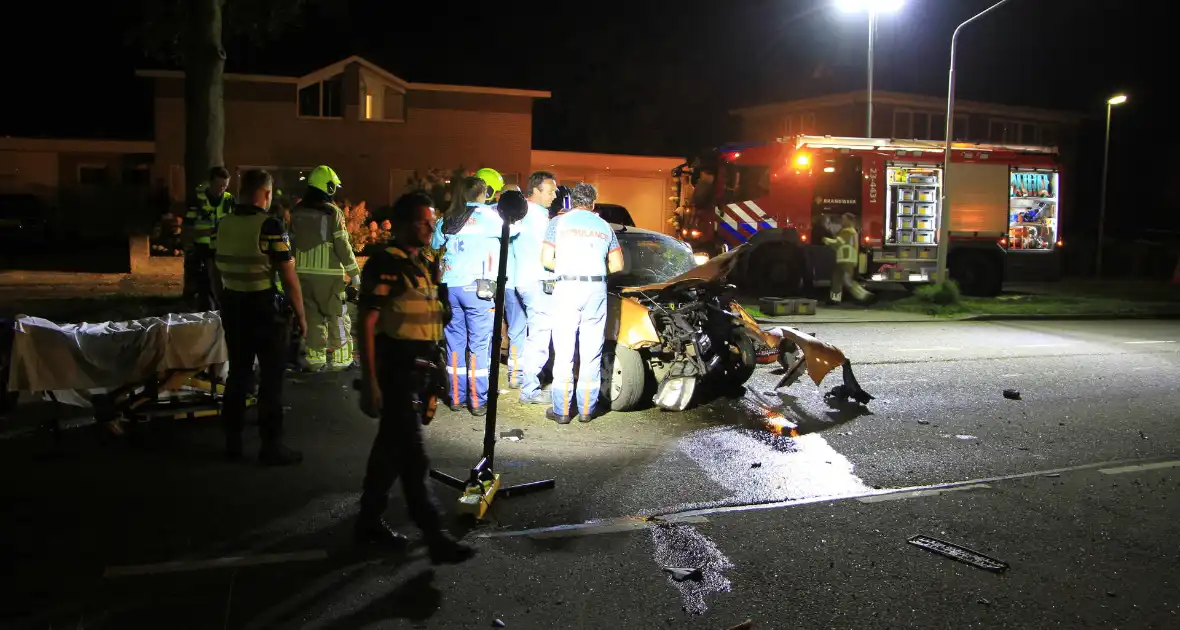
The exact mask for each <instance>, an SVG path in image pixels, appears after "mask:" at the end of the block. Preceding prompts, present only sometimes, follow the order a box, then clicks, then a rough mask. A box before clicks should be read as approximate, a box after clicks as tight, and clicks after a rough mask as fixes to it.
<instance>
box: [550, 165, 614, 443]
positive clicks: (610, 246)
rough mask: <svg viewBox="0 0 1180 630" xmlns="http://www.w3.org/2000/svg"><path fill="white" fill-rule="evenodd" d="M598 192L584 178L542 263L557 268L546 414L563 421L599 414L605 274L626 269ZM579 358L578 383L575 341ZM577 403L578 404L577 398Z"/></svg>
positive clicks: (556, 224)
mask: <svg viewBox="0 0 1180 630" xmlns="http://www.w3.org/2000/svg"><path fill="white" fill-rule="evenodd" d="M597 199H598V193H597V192H596V191H595V190H594V187H593V186H591V185H590V184H585V183H579V184H577V185H576V186H574V188H573V190H572V191H570V206H571V210H570V211H569V212H566V213H564V214H561V215H559V216H557V217H556V218H554V219H553V220H552V221H550V222H549V227H548V229H547V230H546V232H545V243H544V244H543V245H542V247H541V263H542V265H543V266H544V267H545V269H548V270H549V271H552V272H554V279H555V280H556V286H555V287H554V289H553V296H552V297H553V299H552V301H551V304H552V313H553V315H552V316H553V320H552V321H553V385H552V386H551V387H550V388H549V392H550V397H551V399H552V402H553V407H551V408H550V409H548V410H546V412H545V415H546V417H548V418H549V419H550V420H555V421H557V423H558V424H569V422H570V418H571V417H572V416H573V415H575V414H576V415H577V416H578V420H579V421H580V422H590V421H591V420H592V419H593V418H594V413H595V411H596V409H595V405H596V404H597V403H598V393H599V387H600V385H601V380H602V343H603V338H604V337H605V335H606V276H607V274H608V273H615V272H618V271H622V269H623V250H622V249H621V248H620V247H619V240H618V238H617V237H616V236H615V231H614V230H613V229H611V226H610V224H608V223H607V222H606V221H603V220H602V218H601V217H599V216H598V215H597V214H594V202H595V201H597ZM575 341H576V342H577V345H578V354H579V356H580V363H579V365H578V381H577V385H576V387H575V384H574V343H575ZM575 400H576V402H577V404H576V405H575V404H574V402H575Z"/></svg>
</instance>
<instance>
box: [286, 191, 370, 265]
mask: <svg viewBox="0 0 1180 630" xmlns="http://www.w3.org/2000/svg"><path fill="white" fill-rule="evenodd" d="M290 235H291V249H292V250H293V251H294V254H295V272H296V273H298V274H310V275H318V276H336V277H338V278H340V279H343V278H344V274H348V275H350V276H355V275H357V274H358V273H359V272H360V267H359V266H358V265H357V263H356V255H355V254H354V253H353V251H352V243H350V242H349V240H348V230H347V229H345V221H344V212H342V211H341V210H340V208H337V207H336V206H334V205H332V204H330V203H324V204H321V205H315V206H305V205H302V204H301V205H298V206H295V208H294V209H293V210H291V226H290Z"/></svg>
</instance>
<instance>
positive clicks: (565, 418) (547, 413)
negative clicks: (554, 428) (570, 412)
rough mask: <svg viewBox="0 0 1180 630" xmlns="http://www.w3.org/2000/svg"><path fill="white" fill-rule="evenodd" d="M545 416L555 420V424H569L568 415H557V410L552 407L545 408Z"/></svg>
mask: <svg viewBox="0 0 1180 630" xmlns="http://www.w3.org/2000/svg"><path fill="white" fill-rule="evenodd" d="M545 417H546V418H549V419H550V420H552V421H554V422H556V423H557V424H569V423H570V417H569V416H561V415H558V414H557V412H556V411H554V410H553V407H550V408H548V409H546V410H545Z"/></svg>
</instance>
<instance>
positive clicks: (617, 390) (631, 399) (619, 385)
mask: <svg viewBox="0 0 1180 630" xmlns="http://www.w3.org/2000/svg"><path fill="white" fill-rule="evenodd" d="M602 368H603V369H602V392H603V394H604V396H605V397H606V399H607V401H609V402H610V408H611V411H630V410H632V409H635V408H636V407H638V406H639V401H640V400H641V399H642V398H643V392H644V391H645V390H646V389H647V387H646V386H647V365H646V364H644V362H643V357H642V356H640V355H639V353H638V352H636V351H635V350H632V349H631V348H628V347H626V346H619V345H615V346H613V347H611V348H608V349H607V350H606V351H605V352H603V353H602Z"/></svg>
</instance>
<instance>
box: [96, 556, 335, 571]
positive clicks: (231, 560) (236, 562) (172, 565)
mask: <svg viewBox="0 0 1180 630" xmlns="http://www.w3.org/2000/svg"><path fill="white" fill-rule="evenodd" d="M327 557H328V552H326V551H324V550H322V549H320V550H317V551H295V552H291V553H271V554H264V555H258V556H230V557H227V558H213V559H210V560H193V561H177V562H161V563H158V564H139V565H129V566H122V567H107V568H106V571H104V572H103V577H107V578H113V577H128V576H132V575H156V574H160V573H179V572H182V571H200V570H204V569H227V568H239V567H251V566H257V565H260V564H278V563H281V562H306V561H310V560H323V559H325V558H327Z"/></svg>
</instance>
